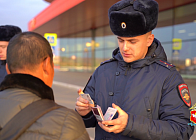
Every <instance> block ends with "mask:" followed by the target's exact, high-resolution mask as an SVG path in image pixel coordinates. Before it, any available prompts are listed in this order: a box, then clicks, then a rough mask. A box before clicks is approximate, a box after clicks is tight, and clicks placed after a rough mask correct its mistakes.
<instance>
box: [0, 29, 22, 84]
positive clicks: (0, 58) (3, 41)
mask: <svg viewBox="0 0 196 140" xmlns="http://www.w3.org/2000/svg"><path fill="white" fill-rule="evenodd" d="M21 32H22V31H21V29H20V28H19V27H17V26H13V25H2V26H0V83H1V82H2V81H3V79H4V77H5V76H6V75H7V72H6V70H5V64H6V53H7V46H8V43H9V41H10V39H11V38H12V37H13V36H14V35H16V34H17V33H21Z"/></svg>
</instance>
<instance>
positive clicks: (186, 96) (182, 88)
mask: <svg viewBox="0 0 196 140" xmlns="http://www.w3.org/2000/svg"><path fill="white" fill-rule="evenodd" d="M177 88H178V92H179V94H180V97H181V99H182V100H183V102H184V103H185V104H186V105H187V106H188V107H191V97H190V93H189V89H188V86H187V84H180V85H178V87H177Z"/></svg>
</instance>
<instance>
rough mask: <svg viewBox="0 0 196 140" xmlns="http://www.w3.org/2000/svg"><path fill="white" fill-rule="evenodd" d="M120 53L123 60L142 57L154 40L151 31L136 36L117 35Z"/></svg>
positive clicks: (133, 59)
mask: <svg viewBox="0 0 196 140" xmlns="http://www.w3.org/2000/svg"><path fill="white" fill-rule="evenodd" d="M117 39H118V45H119V49H120V53H121V55H122V57H123V59H124V61H125V62H127V63H130V62H133V61H136V60H139V59H143V58H144V57H145V56H146V54H147V51H148V47H149V46H150V45H151V44H152V42H153V40H154V35H153V34H151V32H149V33H146V34H144V35H141V36H136V37H119V36H118V37H117Z"/></svg>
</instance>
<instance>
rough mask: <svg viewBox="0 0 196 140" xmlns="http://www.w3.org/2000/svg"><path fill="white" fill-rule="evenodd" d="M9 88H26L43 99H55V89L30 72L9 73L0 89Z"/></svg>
mask: <svg viewBox="0 0 196 140" xmlns="http://www.w3.org/2000/svg"><path fill="white" fill-rule="evenodd" d="M9 88H20V89H25V90H27V91H29V92H31V93H33V94H35V95H37V96H39V97H40V98H42V99H50V100H54V94H53V90H52V89H51V88H50V87H49V86H47V85H46V84H45V83H44V82H43V81H42V80H40V79H39V78H36V77H34V76H32V75H28V74H19V73H17V74H9V75H7V76H6V77H5V79H4V81H3V82H2V83H1V85H0V91H3V90H5V89H9Z"/></svg>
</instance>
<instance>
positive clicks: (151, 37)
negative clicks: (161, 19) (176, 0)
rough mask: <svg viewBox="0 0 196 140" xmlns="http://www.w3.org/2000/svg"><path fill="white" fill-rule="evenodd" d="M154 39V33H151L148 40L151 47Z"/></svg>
mask: <svg viewBox="0 0 196 140" xmlns="http://www.w3.org/2000/svg"><path fill="white" fill-rule="evenodd" d="M153 40H154V34H149V35H148V40H147V46H148V47H150V46H151V45H152V42H153Z"/></svg>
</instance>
